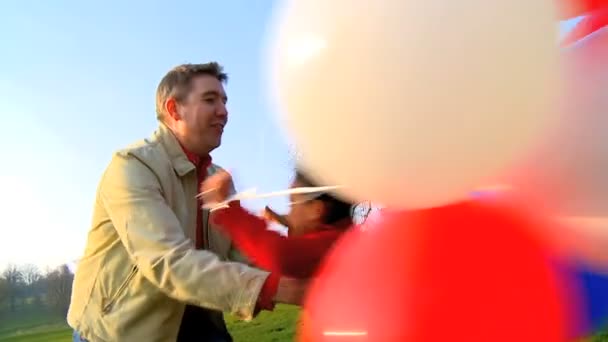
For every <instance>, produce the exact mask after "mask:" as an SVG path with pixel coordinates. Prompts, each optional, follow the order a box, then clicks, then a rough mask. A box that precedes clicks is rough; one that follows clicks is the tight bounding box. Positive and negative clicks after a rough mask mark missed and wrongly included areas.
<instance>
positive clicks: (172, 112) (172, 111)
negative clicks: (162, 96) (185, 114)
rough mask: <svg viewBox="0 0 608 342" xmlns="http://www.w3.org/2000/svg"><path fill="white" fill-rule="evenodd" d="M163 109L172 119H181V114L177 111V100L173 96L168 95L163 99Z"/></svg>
mask: <svg viewBox="0 0 608 342" xmlns="http://www.w3.org/2000/svg"><path fill="white" fill-rule="evenodd" d="M165 111H166V113H167V114H168V115H169V116H170V117H171V118H172V119H173V120H175V121H178V120H181V116H180V115H179V113H178V112H177V100H175V98H174V97H170V98H168V99H167V101H165Z"/></svg>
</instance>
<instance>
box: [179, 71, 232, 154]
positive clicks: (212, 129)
mask: <svg viewBox="0 0 608 342" xmlns="http://www.w3.org/2000/svg"><path fill="white" fill-rule="evenodd" d="M227 101H228V98H227V96H226V92H225V91H224V86H223V85H222V82H220V81H219V80H218V79H217V78H215V77H214V76H211V75H201V76H197V77H195V78H193V79H192V88H191V90H190V93H188V94H187V96H186V97H185V98H184V99H183V100H182V101H180V102H179V103H176V106H175V109H176V112H177V114H178V116H177V117H178V120H176V121H175V130H176V132H175V133H176V134H177V135H179V136H180V138H181V139H180V140H181V142H182V144H184V145H185V147H186V148H187V149H189V150H191V151H192V152H194V153H196V154H199V155H205V154H208V153H209V152H211V151H212V150H214V149H215V148H217V147H218V146H220V144H221V142H222V133H224V126H225V125H226V123H227V122H228V111H227V109H226V102H227Z"/></svg>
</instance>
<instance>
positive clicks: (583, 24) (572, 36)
mask: <svg viewBox="0 0 608 342" xmlns="http://www.w3.org/2000/svg"><path fill="white" fill-rule="evenodd" d="M606 26H608V6H607V7H604V8H602V9H599V10H596V11H594V12H592V13H590V14H589V15H588V16H586V17H585V18H583V19H581V21H579V22H578V23H577V24H576V26H574V27H573V28H572V30H570V32H569V33H568V35H567V36H566V37H564V38H563V39H562V42H561V44H562V46H568V45H570V44H573V43H575V42H577V41H579V40H581V39H583V38H585V37H587V36H588V35H590V34H592V33H594V32H596V31H599V30H600V29H602V28H604V27H606Z"/></svg>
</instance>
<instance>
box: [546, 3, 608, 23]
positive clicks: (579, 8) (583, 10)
mask: <svg viewBox="0 0 608 342" xmlns="http://www.w3.org/2000/svg"><path fill="white" fill-rule="evenodd" d="M556 5H557V7H558V10H559V19H561V20H565V19H571V18H575V17H578V16H581V15H585V14H587V13H590V12H593V11H597V10H599V9H602V8H607V7H608V0H556Z"/></svg>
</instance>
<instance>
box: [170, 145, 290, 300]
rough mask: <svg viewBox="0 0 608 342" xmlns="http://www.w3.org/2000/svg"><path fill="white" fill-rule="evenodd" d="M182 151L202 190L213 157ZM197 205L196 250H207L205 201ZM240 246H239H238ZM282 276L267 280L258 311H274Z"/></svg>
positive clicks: (271, 276) (198, 199) (271, 277)
mask: <svg viewBox="0 0 608 342" xmlns="http://www.w3.org/2000/svg"><path fill="white" fill-rule="evenodd" d="M182 149H183V150H184V153H185V154H186V157H188V160H190V162H192V163H193V164H194V165H195V166H196V174H197V176H198V187H197V188H198V189H200V188H201V185H202V183H203V181H204V180H205V178H207V169H208V168H209V166H210V165H211V156H206V157H200V156H198V155H196V154H194V153H191V152H190V151H188V150H186V149H185V148H184V147H183V146H182ZM197 205H198V208H199V210H197V214H196V240H195V242H194V245H195V246H196V249H203V248H205V244H206V242H207V241H205V234H204V231H203V229H204V225H203V211H202V210H200V208H202V206H203V201H202V199H201V198H200V197H197ZM237 245H238V244H237ZM279 279H280V276H279V275H277V274H274V273H271V274H270V276H268V278H266V282H265V283H264V285H263V286H262V290H261V291H260V295H259V296H258V303H257V309H256V311H259V310H260V309H262V310H272V309H273V308H274V303H273V301H272V299H273V298H274V295H275V294H276V292H277V288H278V286H279Z"/></svg>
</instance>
